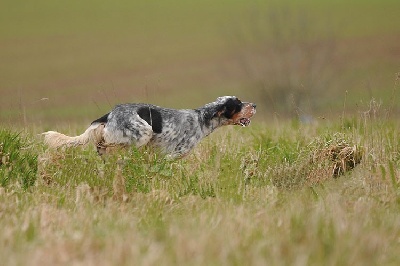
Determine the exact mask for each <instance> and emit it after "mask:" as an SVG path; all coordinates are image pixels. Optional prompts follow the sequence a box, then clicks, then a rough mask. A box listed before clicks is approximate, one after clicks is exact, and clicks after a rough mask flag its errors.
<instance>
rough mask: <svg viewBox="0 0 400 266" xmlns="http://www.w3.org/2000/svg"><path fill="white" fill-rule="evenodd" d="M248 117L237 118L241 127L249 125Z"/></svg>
mask: <svg viewBox="0 0 400 266" xmlns="http://www.w3.org/2000/svg"><path fill="white" fill-rule="evenodd" d="M250 122H251V121H250V119H248V118H244V117H243V118H240V120H239V124H240V125H241V126H243V127H247V126H248V125H250Z"/></svg>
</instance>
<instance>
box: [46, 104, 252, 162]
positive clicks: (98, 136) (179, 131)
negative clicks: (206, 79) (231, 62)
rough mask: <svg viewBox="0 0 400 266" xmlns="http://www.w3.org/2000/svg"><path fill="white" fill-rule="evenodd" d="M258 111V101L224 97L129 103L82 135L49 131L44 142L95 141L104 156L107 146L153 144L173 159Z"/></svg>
mask: <svg viewBox="0 0 400 266" xmlns="http://www.w3.org/2000/svg"><path fill="white" fill-rule="evenodd" d="M255 113H256V105H255V104H254V103H249V102H242V101H240V100H239V99H238V98H237V97H235V96H223V97H219V98H217V100H216V101H215V102H212V103H208V104H206V105H204V106H203V107H200V108H197V109H181V110H177V109H169V108H163V107H159V106H156V105H152V104H144V103H127V104H120V105H116V106H115V107H114V109H113V110H112V111H111V112H109V113H108V114H106V115H104V116H102V117H101V118H99V119H97V120H95V121H93V122H92V123H91V125H90V127H89V128H88V129H86V131H85V132H84V133H83V134H82V135H79V136H76V137H70V136H66V135H64V134H61V133H58V132H55V131H48V132H45V133H43V135H44V142H45V143H46V144H47V145H48V146H49V147H51V148H59V147H73V146H79V145H85V144H87V143H89V142H93V143H94V144H95V145H96V147H97V152H98V153H99V154H100V155H103V154H104V153H106V152H107V148H110V147H115V146H122V147H127V146H131V145H135V146H136V147H141V146H144V145H149V146H151V147H154V148H156V149H158V150H160V151H161V153H163V154H165V155H166V156H167V157H168V158H170V159H177V158H181V157H183V156H185V155H187V154H188V153H189V152H190V150H192V149H193V148H194V147H195V146H196V144H197V143H199V142H200V140H201V139H203V138H204V137H206V136H208V135H209V134H210V133H211V132H213V131H214V130H215V129H216V128H218V127H221V126H225V125H240V126H243V127H245V126H248V125H249V124H250V119H251V118H252V116H253V115H254V114H255Z"/></svg>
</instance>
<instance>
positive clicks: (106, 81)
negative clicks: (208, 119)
mask: <svg viewBox="0 0 400 266" xmlns="http://www.w3.org/2000/svg"><path fill="white" fill-rule="evenodd" d="M399 25H400V1H398V0H376V1H373V0H363V1H361V0H353V1H345V0H336V1H333V0H332V1H327V0H319V1H318V0H304V1H269V0H267V1H248V0H214V1H211V0H202V1H177V0H174V1H173V0H171V1H167V0H166V1H133V0H131V1H108V0H97V1H93V0H90V1H82V0H81V1H76V0H72V1H59V0H39V1H21V0H2V1H1V2H0V123H1V124H12V125H25V126H29V125H31V124H35V125H42V126H48V125H51V124H52V125H54V124H55V123H71V122H74V123H86V124H87V123H90V122H91V121H92V120H93V119H95V118H97V117H98V116H100V115H102V114H104V113H105V112H108V111H109V110H110V108H111V107H112V106H114V105H115V104H117V103H122V102H151V103H154V104H157V105H161V106H166V107H173V108H195V107H199V106H201V105H203V104H205V103H207V102H211V101H213V100H214V99H215V98H216V97H217V96H221V95H236V96H238V97H240V98H241V99H242V100H246V101H253V102H256V103H257V104H258V111H259V114H258V115H257V118H256V119H259V120H260V121H261V120H264V119H265V120H268V119H271V118H273V117H277V118H282V119H283V118H300V119H318V118H320V117H337V116H338V115H340V114H342V113H343V112H344V111H345V112H347V113H351V112H354V113H357V112H361V111H367V110H368V106H369V102H370V101H371V99H375V100H376V101H377V102H378V104H381V105H382V106H383V107H384V108H387V110H390V114H391V115H398V114H399V102H400V101H399V92H398V90H399V84H398V82H399V81H398V80H397V81H396V77H397V75H398V74H396V73H398V72H400V26H399Z"/></svg>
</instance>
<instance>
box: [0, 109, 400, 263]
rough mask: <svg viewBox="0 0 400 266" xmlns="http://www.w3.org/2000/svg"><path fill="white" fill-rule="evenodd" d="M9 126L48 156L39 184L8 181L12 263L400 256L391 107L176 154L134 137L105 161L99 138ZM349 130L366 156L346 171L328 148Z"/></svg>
mask: <svg viewBox="0 0 400 266" xmlns="http://www.w3.org/2000/svg"><path fill="white" fill-rule="evenodd" d="M36 130H40V129H36ZM70 131H71V133H74V132H75V130H70ZM25 135H26V137H25ZM1 136H2V140H1V142H3V143H9V140H10V137H9V136H12V138H11V139H15V137H16V138H17V139H18V141H17V142H18V143H19V139H21V140H24V139H26V140H27V141H28V143H30V145H29V146H26V147H25V146H24V147H25V148H24V152H26V153H28V154H34V155H39V157H35V156H32V158H33V160H36V161H37V162H38V170H37V175H35V180H34V181H35V182H34V183H33V184H31V185H30V186H24V185H22V184H25V183H26V182H24V181H23V178H24V175H22V176H20V178H14V179H10V180H9V182H8V183H7V184H5V185H4V184H3V187H1V188H0V217H1V219H0V226H1V227H2V228H3V230H1V231H0V243H1V245H2V246H3V248H2V249H1V251H0V258H1V260H2V261H3V262H4V263H5V264H7V265H20V264H30V265H38V264H51V265H54V264H65V263H67V264H100V265H110V264H124V265H128V264H129V265H131V264H148V265H155V264H160V263H161V264H163V265H176V264H180V265H182V264H184V265H187V264H191V265H204V264H207V265H210V264H211V265H213V264H214V265H216V264H218V265H221V264H222V265H232V264H298V265H310V264H318V265H320V264H333V265H337V264H342V265H343V264H344V265H346V264H347V265H349V264H351V265H391V264H393V265H396V264H398V263H399V262H400V257H399V255H398V250H399V248H400V222H399V221H400V219H399V218H400V217H399V210H400V190H399V185H400V179H399V176H400V175H399V174H400V173H399V166H400V153H399V150H400V141H399V140H400V138H399V136H400V129H399V127H398V124H396V123H392V122H391V121H390V120H387V119H385V118H383V117H381V116H379V115H376V116H370V117H365V116H360V117H352V118H351V119H348V120H345V121H344V122H342V123H332V124H330V123H327V122H326V123H322V124H319V125H316V124H299V123H293V122H292V123H272V124H270V125H266V124H257V123H256V124H254V125H252V126H251V127H249V128H246V129H243V128H233V127H230V128H229V127H227V128H224V129H220V130H219V131H217V132H216V133H214V134H212V135H211V136H210V137H209V138H207V139H205V140H204V141H203V142H202V143H201V144H200V145H199V146H198V147H197V148H196V149H195V150H194V151H193V153H192V154H191V155H190V156H188V157H187V158H185V159H183V160H179V161H175V162H167V161H165V160H164V159H163V158H162V157H160V156H158V155H156V154H154V153H152V152H151V151H150V150H146V149H145V150H141V151H138V150H135V149H132V150H130V151H128V152H126V153H116V154H114V155H113V156H110V157H109V158H108V160H107V162H106V163H103V162H102V160H101V159H100V158H98V156H97V155H96V154H95V151H94V149H92V148H88V149H68V150H66V151H65V152H49V151H45V150H44V147H43V146H42V144H41V142H40V140H38V139H36V138H33V137H32V135H31V134H30V133H26V134H19V135H17V134H15V133H13V132H12V131H4V132H3V131H2V135H1ZM344 143H346V145H347V146H348V147H357V149H358V151H360V152H361V153H362V156H363V157H362V160H361V162H360V164H359V165H357V166H356V167H355V168H354V169H348V171H346V172H344V173H342V174H340V175H333V172H332V169H333V166H334V164H335V162H334V161H332V160H331V159H330V157H323V156H324V155H323V154H325V153H324V152H321V151H324V149H327V148H329V149H331V147H333V146H335V147H340V145H342V146H343V145H344ZM22 146H23V145H22ZM14 147H15V148H14V151H18V150H21V146H14ZM316 155H317V158H322V159H321V160H318V159H317V160H315V158H316V157H315V156H316ZM310 158H314V160H311V161H310ZM18 160H20V159H18V158H17V159H16V161H17V162H18ZM10 163H11V164H13V163H14V161H11V162H10ZM16 165H17V164H16ZM3 168H4V165H1V169H3ZM15 169H18V167H15ZM33 169H35V168H33ZM310 173H311V174H310ZM21 177H22V179H21ZM310 177H311V178H314V179H310ZM27 178H28V176H27ZM310 180H311V181H312V182H310Z"/></svg>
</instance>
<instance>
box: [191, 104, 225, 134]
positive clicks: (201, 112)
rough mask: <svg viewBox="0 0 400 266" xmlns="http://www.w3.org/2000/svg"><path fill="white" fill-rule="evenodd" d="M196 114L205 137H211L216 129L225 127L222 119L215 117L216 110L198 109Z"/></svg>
mask: <svg viewBox="0 0 400 266" xmlns="http://www.w3.org/2000/svg"><path fill="white" fill-rule="evenodd" d="M195 112H196V113H197V115H198V119H199V125H200V126H201V131H202V132H203V134H204V135H203V137H206V136H208V135H210V134H211V133H212V132H213V131H214V130H215V129H217V128H219V127H221V126H223V125H224V124H223V121H222V119H221V118H219V117H215V116H214V114H215V110H211V109H210V108H205V107H203V108H199V109H196V110H195Z"/></svg>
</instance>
